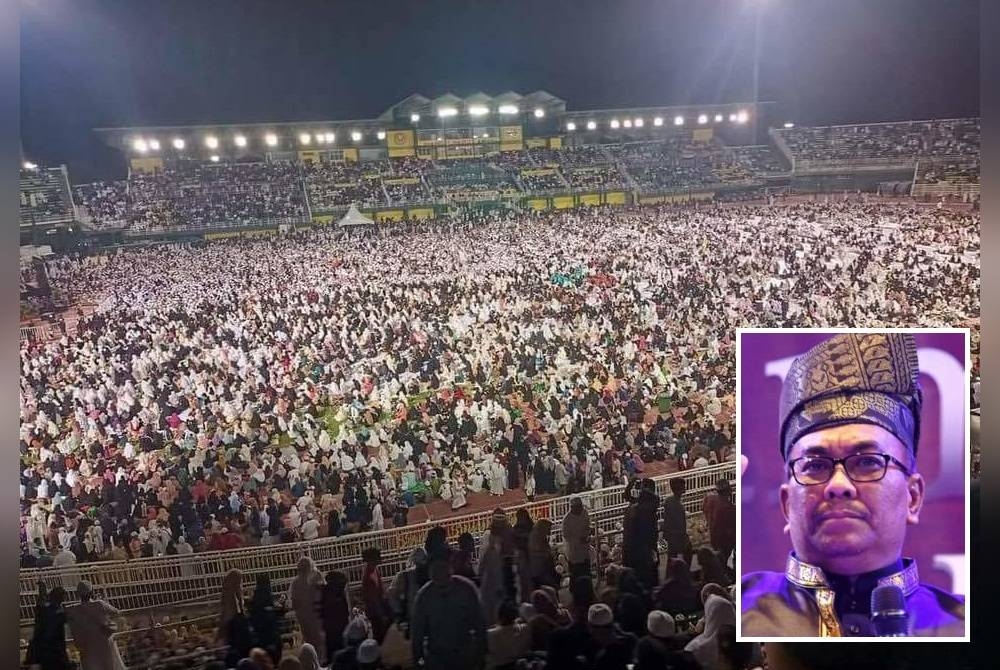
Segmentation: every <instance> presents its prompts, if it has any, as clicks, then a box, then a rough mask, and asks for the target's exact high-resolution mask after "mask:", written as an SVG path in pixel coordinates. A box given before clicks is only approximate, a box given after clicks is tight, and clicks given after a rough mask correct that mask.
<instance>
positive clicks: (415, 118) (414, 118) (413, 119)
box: [410, 114, 420, 123]
mask: <svg viewBox="0 0 1000 670" xmlns="http://www.w3.org/2000/svg"><path fill="white" fill-rule="evenodd" d="M419 120H420V115H419V114H410V123H416V122H417V121H419Z"/></svg>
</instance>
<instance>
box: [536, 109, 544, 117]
mask: <svg viewBox="0 0 1000 670" xmlns="http://www.w3.org/2000/svg"><path fill="white" fill-rule="evenodd" d="M543 116H545V110H544V109H542V108H541V107H539V108H537V109H536V110H535V118H536V119H540V118H542V117H543Z"/></svg>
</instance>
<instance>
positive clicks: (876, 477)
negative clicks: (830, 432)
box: [788, 453, 910, 486]
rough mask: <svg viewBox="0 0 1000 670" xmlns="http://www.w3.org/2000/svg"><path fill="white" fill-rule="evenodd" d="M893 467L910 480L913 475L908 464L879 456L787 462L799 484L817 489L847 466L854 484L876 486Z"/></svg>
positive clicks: (864, 454)
mask: <svg viewBox="0 0 1000 670" xmlns="http://www.w3.org/2000/svg"><path fill="white" fill-rule="evenodd" d="M890 463H893V464H895V465H896V466H898V467H899V469H900V470H902V471H903V472H904V473H906V475H907V476H909V475H910V469H909V468H908V467H907V466H906V464H905V463H903V462H901V461H899V460H897V459H896V458H893V457H892V456H890V455H889V454H879V453H860V454H851V455H850V456H847V457H846V458H830V457H829V456H802V457H800V458H793V459H792V460H790V461H788V469H789V471H790V472H791V473H792V477H794V478H795V481H796V482H798V483H799V484H802V485H803V486H815V485H816V484H826V483H827V482H828V481H830V480H831V479H832V478H833V471H834V470H836V468H837V466H838V465H843V466H844V472H846V473H847V477H848V478H849V479H850V480H851V481H852V482H877V481H880V480H881V479H882V478H883V477H885V473H886V471H888V469H889V464H890Z"/></svg>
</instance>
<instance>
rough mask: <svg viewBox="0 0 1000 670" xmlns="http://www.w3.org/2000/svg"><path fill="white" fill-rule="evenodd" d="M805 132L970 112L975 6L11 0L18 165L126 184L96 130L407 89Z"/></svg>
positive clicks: (283, 117)
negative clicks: (17, 15)
mask: <svg viewBox="0 0 1000 670" xmlns="http://www.w3.org/2000/svg"><path fill="white" fill-rule="evenodd" d="M755 2H760V3H762V4H763V11H764V15H763V23H762V28H763V31H762V35H763V40H762V49H761V51H762V54H761V83H760V86H761V94H760V97H761V99H762V100H775V101H777V102H778V103H779V104H780V105H781V110H782V112H781V113H782V114H784V115H785V116H786V118H788V119H790V120H792V121H795V122H796V123H799V124H810V123H812V124H826V123H845V122H855V121H888V120H895V119H923V118H934V117H957V116H967V115H978V114H979V85H978V82H979V3H978V2H977V1H976V0H696V1H694V0H692V1H688V2H671V1H667V0H614V1H610V0H609V1H606V2H590V1H584V0H530V1H522V0H503V1H500V0H496V1H482V0H480V1H475V0H464V1H458V0H453V1H448V2H446V1H443V0H396V1H392V2H390V1H380V0H361V1H337V0H327V1H325V2H318V1H302V0H282V1H277V0H272V1H269V2H264V1H259V0H198V1H190V2H189V1H186V0H169V1H161V0H123V1H108V0H105V1H100V2H98V1H95V0H21V6H22V10H21V11H22V14H21V137H22V143H23V147H24V152H25V156H26V157H27V158H29V159H30V160H34V161H36V162H39V163H42V164H58V163H67V164H68V165H69V168H70V172H71V177H72V179H73V181H74V182H82V181H87V180H91V179H94V178H99V177H106V176H114V175H121V174H123V173H124V166H125V162H124V159H123V158H122V156H121V155H120V154H118V153H117V152H115V151H114V150H110V149H108V148H106V147H104V146H103V145H102V144H101V143H100V142H99V141H98V140H97V139H96V137H95V136H94V135H93V133H92V132H91V129H92V128H94V127H100V126H128V125H171V124H195V123H236V122H247V123H249V122H264V121H296V120H323V119H331V118H343V119H351V118H370V117H373V116H376V115H378V114H380V113H381V112H383V111H384V110H385V109H386V108H387V107H389V106H391V105H392V104H393V103H395V102H397V101H399V100H401V99H402V98H404V97H406V96H407V95H409V94H410V93H415V92H418V93H422V94H424V95H427V96H428V97H435V96H437V95H440V94H442V93H445V92H448V91H450V92H453V93H455V94H456V95H459V96H465V95H469V94H471V93H474V92H476V91H480V90H481V91H484V92H486V93H487V94H497V93H501V92H503V91H505V90H514V91H518V92H521V93H529V92H532V91H535V90H537V89H544V90H547V91H549V92H551V93H553V94H554V95H557V96H559V97H561V98H563V99H564V100H566V102H567V108H568V109H570V110H574V109H599V108H609V107H631V106H642V105H661V104H662V105H669V104H698V103H701V104H709V103H722V102H737V101H746V100H750V99H751V98H752V93H751V91H752V84H751V71H752V65H751V63H752V54H753V7H754V3H755Z"/></svg>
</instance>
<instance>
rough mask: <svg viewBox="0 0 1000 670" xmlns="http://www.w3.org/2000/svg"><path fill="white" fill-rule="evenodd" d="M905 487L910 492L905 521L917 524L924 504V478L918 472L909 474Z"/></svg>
mask: <svg viewBox="0 0 1000 670" xmlns="http://www.w3.org/2000/svg"><path fill="white" fill-rule="evenodd" d="M906 488H907V491H908V493H909V494H910V499H909V503H908V504H907V512H906V523H908V524H910V525H913V526H915V525H917V524H918V523H920V510H921V508H923V506H924V478H923V476H921V475H920V473H917V472H915V473H913V474H912V475H910V477H909V479H908V480H907V483H906Z"/></svg>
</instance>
